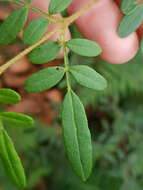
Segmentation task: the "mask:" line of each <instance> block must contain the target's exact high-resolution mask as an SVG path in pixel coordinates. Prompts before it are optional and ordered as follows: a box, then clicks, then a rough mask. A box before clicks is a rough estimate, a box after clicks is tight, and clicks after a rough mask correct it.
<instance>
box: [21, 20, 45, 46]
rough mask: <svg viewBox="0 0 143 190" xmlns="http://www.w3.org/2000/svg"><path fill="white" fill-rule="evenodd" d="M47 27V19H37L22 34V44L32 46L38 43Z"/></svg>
mask: <svg viewBox="0 0 143 190" xmlns="http://www.w3.org/2000/svg"><path fill="white" fill-rule="evenodd" d="M47 27H48V20H47V18H38V19H35V20H33V21H32V22H30V24H28V26H27V27H26V29H25V30H24V33H23V42H24V43H25V44H27V45H32V44H34V43H36V42H37V41H39V40H40V39H41V37H42V36H43V34H44V33H45V32H46V30H47Z"/></svg>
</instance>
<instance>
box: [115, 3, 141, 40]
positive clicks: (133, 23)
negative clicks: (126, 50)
mask: <svg viewBox="0 0 143 190" xmlns="http://www.w3.org/2000/svg"><path fill="white" fill-rule="evenodd" d="M142 21H143V5H140V6H139V7H138V8H136V9H135V10H134V11H133V12H132V14H130V15H126V16H125V17H124V18H123V19H122V21H121V23H120V25H119V28H118V33H119V35H120V36H121V37H127V36H128V35H130V34H131V33H132V32H134V31H135V30H136V29H137V28H138V27H139V26H140V25H141V23H142Z"/></svg>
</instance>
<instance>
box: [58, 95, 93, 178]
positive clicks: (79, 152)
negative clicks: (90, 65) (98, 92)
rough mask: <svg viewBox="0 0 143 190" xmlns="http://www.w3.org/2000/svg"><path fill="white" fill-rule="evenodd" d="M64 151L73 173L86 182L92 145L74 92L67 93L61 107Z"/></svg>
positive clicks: (89, 170)
mask: <svg viewBox="0 0 143 190" xmlns="http://www.w3.org/2000/svg"><path fill="white" fill-rule="evenodd" d="M62 122H63V135H64V143H65V149H66V152H67V156H68V159H69V161H70V163H71V166H72V168H73V170H74V171H75V173H76V174H77V175H78V176H79V177H80V178H81V179H82V180H84V181H85V180H86V179H87V178H88V177H89V175H90V173H91V169H92V144H91V136H90V131H89V129H88V123H87V118H86V115H85V111H84V107H83V105H82V103H81V102H80V99H79V98H78V96H77V95H76V94H75V93H74V92H68V93H67V94H66V96H65V99H64V102H63V107H62Z"/></svg>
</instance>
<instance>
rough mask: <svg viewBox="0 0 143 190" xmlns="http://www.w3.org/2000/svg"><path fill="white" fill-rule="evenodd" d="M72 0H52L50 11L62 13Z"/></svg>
mask: <svg viewBox="0 0 143 190" xmlns="http://www.w3.org/2000/svg"><path fill="white" fill-rule="evenodd" d="M71 2H72V0H64V1H63V0H51V1H50V5H49V12H50V13H51V14H56V13H60V12H62V11H63V10H65V9H66V8H67V7H68V6H69V5H70V4H71Z"/></svg>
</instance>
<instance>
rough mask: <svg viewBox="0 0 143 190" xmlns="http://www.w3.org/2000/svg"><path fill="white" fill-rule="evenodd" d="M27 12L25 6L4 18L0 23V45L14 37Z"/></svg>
mask: <svg viewBox="0 0 143 190" xmlns="http://www.w3.org/2000/svg"><path fill="white" fill-rule="evenodd" d="M27 14H28V10H27V9H26V8H20V9H17V10H16V11H14V12H12V13H11V14H10V16H8V17H7V18H6V19H5V21H4V22H3V23H2V24H1V25H0V45H7V44H9V43H11V42H12V41H13V40H14V39H15V38H16V36H17V35H18V33H19V32H20V30H21V29H22V28H23V26H24V24H25V22H26V19H27Z"/></svg>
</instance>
